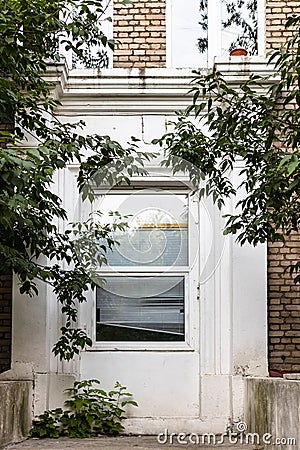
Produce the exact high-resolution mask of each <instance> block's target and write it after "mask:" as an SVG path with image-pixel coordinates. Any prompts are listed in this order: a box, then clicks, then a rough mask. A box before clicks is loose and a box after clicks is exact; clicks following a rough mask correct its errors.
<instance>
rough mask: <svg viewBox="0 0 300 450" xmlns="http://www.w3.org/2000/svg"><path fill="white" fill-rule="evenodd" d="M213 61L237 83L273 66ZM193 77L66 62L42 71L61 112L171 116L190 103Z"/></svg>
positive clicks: (256, 60)
mask: <svg viewBox="0 0 300 450" xmlns="http://www.w3.org/2000/svg"><path fill="white" fill-rule="evenodd" d="M215 63H216V66H217V68H218V70H220V71H221V72H223V73H224V75H225V77H226V79H227V80H228V81H229V82H230V83H232V84H235V85H236V84H239V83H241V82H242V81H245V80H246V79H247V78H248V76H249V75H250V74H251V73H255V74H256V75H261V76H265V77H270V76H272V74H273V66H271V65H270V66H268V65H267V61H266V59H265V58H264V57H259V56H252V57H228V58H216V60H215ZM203 73H205V71H204V72H203ZM193 78H194V74H193V69H164V68H159V69H143V70H141V69H119V68H118V69H106V70H102V71H97V70H93V69H76V70H68V68H67V66H66V64H65V63H64V62H61V63H58V64H51V65H49V68H48V70H47V73H46V75H45V79H46V80H48V81H50V82H52V83H53V92H52V95H53V97H54V98H55V99H57V100H59V101H60V102H61V105H59V106H58V107H57V109H56V114H57V115H61V116H64V115H66V116H78V115H128V114H130V115H138V114H151V115H157V114H158V115H162V114H167V115H173V114H174V112H175V111H177V110H180V109H184V108H186V106H187V105H188V104H189V103H190V99H191V94H188V91H189V89H190V83H191V81H192V80H193ZM272 82H276V78H274V80H273V81H272V80H271V81H270V80H269V81H267V80H266V86H268V85H269V84H270V83H272Z"/></svg>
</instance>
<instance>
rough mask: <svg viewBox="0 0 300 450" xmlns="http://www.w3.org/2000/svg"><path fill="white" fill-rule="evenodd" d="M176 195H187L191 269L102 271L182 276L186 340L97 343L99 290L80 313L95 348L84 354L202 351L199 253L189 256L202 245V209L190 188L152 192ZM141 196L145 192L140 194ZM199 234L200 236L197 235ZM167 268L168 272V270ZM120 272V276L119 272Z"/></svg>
mask: <svg viewBox="0 0 300 450" xmlns="http://www.w3.org/2000/svg"><path fill="white" fill-rule="evenodd" d="M144 187H145V189H147V194H149V188H148V184H147V185H146V184H145V186H144ZM170 192H172V193H174V194H188V211H189V220H188V252H189V265H188V266H173V267H169V266H167V267H166V266H148V267H139V266H137V267H128V266H127V267H123V266H122V267H117V266H114V268H113V270H112V269H110V268H109V267H102V268H101V270H100V271H99V274H100V275H101V276H103V277H104V278H105V277H109V276H119V274H120V273H123V274H124V275H126V274H127V275H132V276H135V277H138V276H149V275H150V276H151V275H154V274H156V275H159V274H161V275H162V276H183V277H184V295H185V298H184V325H185V340H184V341H155V342H154V341H96V290H95V291H94V292H93V293H90V295H89V296H88V298H87V305H83V308H84V313H83V314H81V320H80V322H81V325H82V326H83V328H84V329H85V330H86V331H87V333H88V334H89V335H90V336H92V341H93V344H92V347H91V348H87V349H86V350H85V351H87V352H93V351H151V350H153V351H155V350H157V351H195V350H196V349H197V348H199V342H198V341H199V332H197V326H195V325H193V323H194V324H195V323H198V315H199V297H198V275H199V268H198V266H199V255H198V253H199V250H198V251H197V252H196V253H197V254H196V257H195V258H193V260H191V258H190V255H191V254H193V252H194V251H195V242H198V243H199V232H198V225H199V217H198V214H199V209H198V201H197V202H195V201H193V200H192V199H191V192H190V191H189V190H188V188H187V187H184V188H183V189H181V188H180V189H178V188H174V189H172V188H170V187H169V186H168V188H167V189H166V190H164V189H163V187H162V188H161V190H160V191H159V192H158V191H157V190H155V189H153V195H166V194H167V193H170ZM113 193H115V194H123V195H126V194H127V195H128V194H129V193H130V190H128V189H118V190H115V191H111V192H110V193H109V195H113ZM141 193H142V192H141ZM192 215H193V217H196V218H197V220H196V227H194V229H193V230H192V226H191V217H192ZM195 233H197V236H196V235H195ZM166 268H167V269H168V270H167V271H165V269H166ZM116 272H118V273H116Z"/></svg>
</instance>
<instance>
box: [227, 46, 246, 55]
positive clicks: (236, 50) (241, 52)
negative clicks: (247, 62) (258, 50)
mask: <svg viewBox="0 0 300 450" xmlns="http://www.w3.org/2000/svg"><path fill="white" fill-rule="evenodd" d="M247 55H248V52H247V50H246V49H245V48H234V49H233V50H231V52H230V56H247Z"/></svg>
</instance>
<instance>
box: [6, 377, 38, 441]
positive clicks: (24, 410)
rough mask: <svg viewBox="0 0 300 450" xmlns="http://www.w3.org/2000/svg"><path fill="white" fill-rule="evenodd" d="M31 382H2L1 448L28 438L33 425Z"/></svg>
mask: <svg viewBox="0 0 300 450" xmlns="http://www.w3.org/2000/svg"><path fill="white" fill-rule="evenodd" d="M31 402H32V392H31V383H30V382H29V381H1V382H0V405H1V407H0V448H1V447H2V446H3V445H6V444H9V443H12V442H18V441H21V440H22V439H24V438H26V437H27V435H28V431H29V428H30V424H31Z"/></svg>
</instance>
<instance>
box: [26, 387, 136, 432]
mask: <svg viewBox="0 0 300 450" xmlns="http://www.w3.org/2000/svg"><path fill="white" fill-rule="evenodd" d="M95 385H100V381H98V380H94V379H93V380H82V381H75V382H74V386H73V387H72V388H70V389H66V392H67V394H68V395H69V397H70V398H69V399H68V400H66V402H65V406H67V407H68V409H67V410H62V409H61V408H57V409H54V410H51V411H45V413H44V414H41V415H40V416H39V418H38V419H37V420H34V421H33V428H32V430H31V435H32V436H36V437H39V438H45V437H59V436H68V437H77V438H78V437H79V438H87V437H91V436H95V435H98V434H108V435H112V436H115V435H117V434H119V433H120V432H121V431H122V430H123V428H124V427H123V425H122V423H121V422H122V420H123V419H125V418H126V415H125V410H124V407H126V406H127V405H132V406H138V404H137V403H136V402H135V401H134V400H132V399H131V398H132V394H131V393H130V392H127V390H126V389H127V388H126V387H125V386H122V385H121V384H120V383H119V382H118V381H117V382H116V383H115V385H114V389H113V390H111V391H109V392H106V391H105V390H103V389H99V388H98V387H96V386H95Z"/></svg>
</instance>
